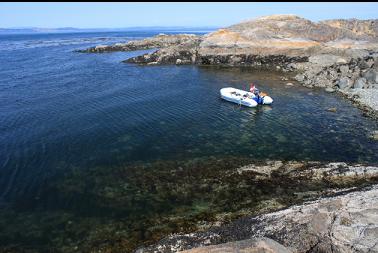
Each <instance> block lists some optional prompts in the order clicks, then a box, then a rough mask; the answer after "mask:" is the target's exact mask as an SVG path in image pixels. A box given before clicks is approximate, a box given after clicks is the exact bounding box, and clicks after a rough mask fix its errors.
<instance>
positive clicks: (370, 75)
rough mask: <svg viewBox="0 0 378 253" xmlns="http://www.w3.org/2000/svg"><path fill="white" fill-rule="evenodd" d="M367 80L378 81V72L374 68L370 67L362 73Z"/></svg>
mask: <svg viewBox="0 0 378 253" xmlns="http://www.w3.org/2000/svg"><path fill="white" fill-rule="evenodd" d="M363 77H364V78H366V80H367V81H368V82H371V83H378V72H377V71H376V70H374V69H370V70H368V71H366V72H365V73H364V74H363Z"/></svg>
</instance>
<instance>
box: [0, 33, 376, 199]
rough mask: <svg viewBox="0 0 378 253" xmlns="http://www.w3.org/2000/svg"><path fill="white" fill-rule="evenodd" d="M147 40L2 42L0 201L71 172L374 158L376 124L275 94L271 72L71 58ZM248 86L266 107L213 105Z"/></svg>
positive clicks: (10, 38)
mask: <svg viewBox="0 0 378 253" xmlns="http://www.w3.org/2000/svg"><path fill="white" fill-rule="evenodd" d="M154 34H156V33H154V32H150V33H147V32H143V33H142V32H140V33H137V32H133V33H127V32H124V33H122V32H117V33H83V34H39V35H38V34H37V35H1V37H0V51H1V56H0V162H1V163H0V194H1V196H0V197H1V198H2V199H3V200H10V199H12V195H20V194H23V193H25V192H28V191H30V190H31V189H34V188H36V187H37V188H38V185H39V184H40V182H41V181H43V180H48V178H49V177H50V176H51V175H54V174H55V173H58V172H62V171H64V170H65V169H67V168H70V167H78V168H83V169H85V168H89V167H93V166H98V165H101V166H107V165H109V166H113V165H117V164H126V163H133V162H144V161H153V160H156V159H171V160H175V159H186V158H196V157H206V156H219V157H221V156H224V155H238V156H246V157H251V158H256V159H294V160H303V159H305V160H326V161H350V162H374V161H375V162H376V161H377V160H378V159H377V158H378V146H377V144H376V143H375V142H373V141H372V140H370V139H369V138H368V137H367V136H368V134H369V133H370V131H372V130H374V129H375V128H376V127H377V124H376V123H374V122H373V121H371V120H370V119H368V118H365V117H363V116H362V115H361V112H360V111H359V110H358V109H356V108H354V107H353V106H352V105H351V104H350V103H349V102H348V101H345V100H344V99H342V98H340V97H338V96H337V95H333V94H327V93H325V92H323V91H321V90H310V89H307V88H304V87H301V86H300V85H298V84H295V85H294V86H286V85H284V84H285V83H286V82H285V81H282V80H281V77H282V76H283V74H282V73H279V72H268V71H252V70H250V69H248V68H223V67H197V66H137V65H132V64H126V63H122V62H121V61H122V60H124V59H127V58H128V57H131V56H135V55H138V54H141V53H144V52H145V51H138V52H116V53H105V54H80V53H75V52H73V50H75V49H81V48H86V47H89V46H93V45H98V44H111V43H115V42H120V41H127V40H129V39H138V38H143V37H147V36H151V35H154ZM251 81H253V82H255V83H256V84H257V86H258V87H259V88H260V90H263V91H265V92H267V93H269V94H270V95H271V97H273V99H274V104H273V105H272V106H260V107H258V108H244V107H242V108H240V107H239V106H238V105H235V104H232V103H229V102H226V101H222V100H221V99H220V98H219V89H220V88H222V87H227V86H233V87H237V88H242V89H245V88H246V87H247V84H248V83H249V82H251ZM330 107H336V108H337V112H336V113H332V112H328V111H326V109H327V108H330Z"/></svg>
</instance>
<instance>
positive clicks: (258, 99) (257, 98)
mask: <svg viewBox="0 0 378 253" xmlns="http://www.w3.org/2000/svg"><path fill="white" fill-rule="evenodd" d="M249 91H250V92H252V93H253V94H254V95H255V98H254V100H255V101H256V102H257V103H258V104H261V103H262V98H261V96H260V91H259V89H257V88H256V86H255V85H254V84H253V83H251V85H250V88H249Z"/></svg>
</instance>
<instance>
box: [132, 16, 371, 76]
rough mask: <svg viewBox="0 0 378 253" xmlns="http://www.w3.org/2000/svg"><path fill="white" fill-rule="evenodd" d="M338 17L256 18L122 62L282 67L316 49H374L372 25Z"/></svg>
mask: <svg viewBox="0 0 378 253" xmlns="http://www.w3.org/2000/svg"><path fill="white" fill-rule="evenodd" d="M343 22H344V23H343V25H340V27H338V26H336V25H335V23H331V21H324V22H319V23H315V22H311V21H310V20H306V19H304V18H300V17H298V16H295V15H272V16H266V17H260V18H256V19H253V20H250V21H246V22H242V23H239V24H236V25H233V26H230V27H228V28H225V29H220V30H217V31H215V32H212V33H209V34H206V35H204V36H203V37H202V38H201V39H199V40H198V41H197V42H199V43H181V44H180V45H179V46H178V45H174V46H172V47H170V48H169V47H168V48H167V47H165V48H164V49H161V50H157V51H156V52H153V53H150V54H146V55H143V56H138V57H135V58H131V59H129V60H127V61H125V62H131V63H139V64H148V63H152V64H171V63H173V64H175V63H176V62H178V63H181V62H185V63H191V64H204V65H208V64H209V65H210V64H215V65H232V66H245V65H247V66H252V67H271V65H276V66H277V65H278V66H280V67H282V68H284V69H286V68H287V66H288V65H289V64H290V63H293V62H306V61H308V58H309V57H310V56H313V55H317V54H332V55H338V56H354V55H356V54H357V55H359V54H364V53H366V52H367V50H378V40H377V37H376V36H375V33H373V32H372V31H374V26H369V27H370V28H369V29H368V30H369V32H368V33H363V32H362V31H364V30H363V29H362V27H363V24H365V23H366V22H367V21H366V22H365V21H361V24H360V23H358V24H360V25H355V26H356V27H358V29H357V28H355V29H353V27H354V26H353V25H350V27H351V28H350V29H348V28H346V27H349V26H348V24H354V23H353V22H354V21H348V20H344V21H343ZM374 22H375V21H374ZM374 22H373V23H374ZM328 23H330V24H332V25H329V24H328ZM369 24H370V23H369ZM374 24H375V23H374ZM185 51H187V52H186V53H184V52H185ZM180 57H183V59H181V58H180ZM189 58H190V59H189ZM167 59H168V60H167Z"/></svg>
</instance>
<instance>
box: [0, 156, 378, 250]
mask: <svg viewBox="0 0 378 253" xmlns="http://www.w3.org/2000/svg"><path fill="white" fill-rule="evenodd" d="M250 163H254V164H259V163H260V164H264V162H262V161H260V162H259V161H254V160H252V159H247V158H239V157H228V158H222V159H218V158H216V157H207V158H202V159H195V160H186V161H156V162H153V163H149V164H136V165H125V166H118V167H110V168H109V167H96V168H90V169H86V170H85V169H72V170H71V171H70V172H69V173H66V174H65V175H64V176H63V177H60V178H55V179H54V180H51V181H50V182H49V183H48V184H47V185H46V186H44V187H43V189H44V190H43V191H40V192H37V193H34V194H35V196H34V197H33V198H29V200H25V198H23V199H18V200H15V201H14V203H13V205H12V206H11V207H8V208H4V209H2V210H1V211H0V245H1V249H2V250H1V251H0V252H132V251H133V250H135V249H136V248H137V247H139V246H141V245H148V244H151V243H154V242H156V241H158V240H159V239H161V238H162V237H164V236H167V235H169V234H171V233H179V232H193V231H198V230H203V229H207V228H210V227H211V226H216V225H219V224H221V223H225V222H230V221H232V220H234V219H236V218H238V217H241V216H244V215H257V214H260V213H264V212H269V211H273V210H277V209H281V208H284V207H287V206H289V205H292V204H296V203H300V202H303V201H305V200H311V199H314V198H316V197H319V196H321V195H326V194H327V191H326V190H327V189H339V188H344V187H351V186H361V187H362V186H365V185H367V184H370V183H372V182H376V181H378V178H373V179H369V180H363V179H360V180H338V181H330V180H326V179H323V180H318V181H314V180H312V179H311V177H301V178H299V177H297V178H295V177H294V178H293V177H289V176H287V175H285V174H284V173H280V172H279V171H274V172H273V173H272V175H271V177H268V178H263V177H259V173H256V172H248V173H238V172H237V170H236V168H238V167H240V166H243V165H246V164H250ZM304 166H307V165H304Z"/></svg>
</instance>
